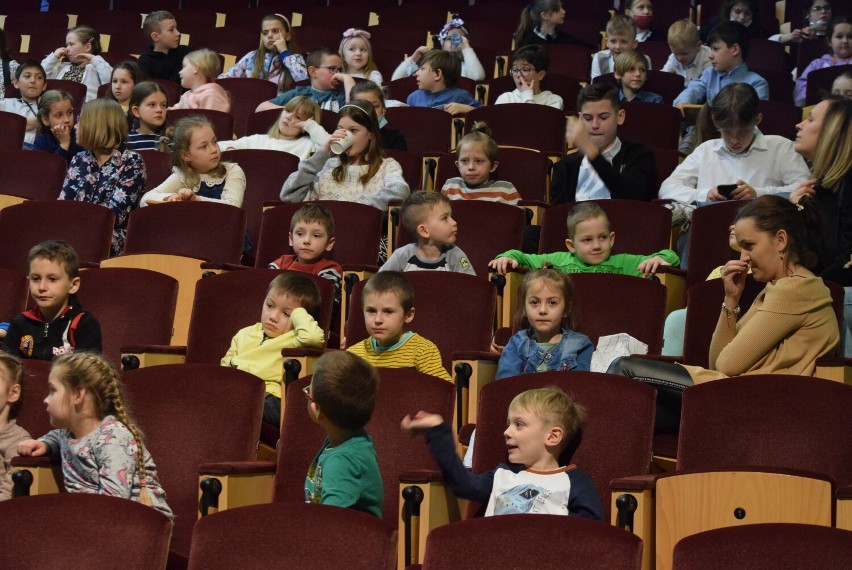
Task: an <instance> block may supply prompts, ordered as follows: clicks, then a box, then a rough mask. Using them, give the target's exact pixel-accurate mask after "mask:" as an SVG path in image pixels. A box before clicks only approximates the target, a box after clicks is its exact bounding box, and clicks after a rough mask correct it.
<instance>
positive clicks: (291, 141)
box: [219, 95, 328, 160]
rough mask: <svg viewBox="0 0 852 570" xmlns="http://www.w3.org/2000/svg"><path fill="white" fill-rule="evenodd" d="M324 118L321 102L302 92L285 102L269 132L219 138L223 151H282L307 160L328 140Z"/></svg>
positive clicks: (220, 147)
mask: <svg viewBox="0 0 852 570" xmlns="http://www.w3.org/2000/svg"><path fill="white" fill-rule="evenodd" d="M320 117H321V115H320V108H319V105H317V102H316V101H314V100H313V99H311V98H310V97H305V96H304V95H299V96H298V97H294V98H292V99H290V101H289V102H288V103H287V104H286V105H284V108H283V109H282V110H281V115H280V116H279V117H278V120H277V121H275V123H274V124H273V125H272V127H271V128H270V129H269V132H268V133H266V134H265V135H249V136H245V137H242V138H239V139H237V140H229V141H219V150H232V149H255V148H256V149H265V150H279V151H281V152H289V153H290V154H292V155H295V156H298V157H299V158H300V159H302V160H305V159H306V158H308V157H310V156H311V155H312V154H313V153H314V151H315V150H316V149H318V148H321V147H322V146H323V145H324V144H325V141H327V140H328V133H327V132H325V129H323V128H322V125H320V124H319V120H320Z"/></svg>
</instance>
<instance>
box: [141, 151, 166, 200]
mask: <svg viewBox="0 0 852 570" xmlns="http://www.w3.org/2000/svg"><path fill="white" fill-rule="evenodd" d="M136 152H138V153H139V155H140V156H141V157H142V160H144V161H145V173H146V174H147V177H146V178H145V191H146V192H148V191H149V190H153V189H154V188H156V187H157V186H159V185H160V184H162V183H163V182H164V181H165V180H166V178H168V177H169V176H170V175H171V173H172V155H171V153H169V152H160V151H158V150H137V151H136Z"/></svg>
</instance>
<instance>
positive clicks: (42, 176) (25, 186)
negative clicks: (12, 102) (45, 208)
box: [0, 113, 68, 200]
mask: <svg viewBox="0 0 852 570" xmlns="http://www.w3.org/2000/svg"><path fill="white" fill-rule="evenodd" d="M10 114H11V113H10ZM16 116H17V115H16ZM2 132H4V127H3V126H0V133H2ZM0 169H2V172H3V176H0V194H6V195H10V196H20V197H22V198H26V199H28V200H56V198H57V196H59V192H60V191H61V190H62V184H63V182H65V173H66V172H67V170H68V164H67V163H66V162H65V159H64V158H62V157H61V156H58V155H55V154H48V153H46V152H38V153H34V152H32V151H29V150H22V149H21V148H20V147H17V148H16V149H15V150H0ZM33 172H38V177H34V176H33Z"/></svg>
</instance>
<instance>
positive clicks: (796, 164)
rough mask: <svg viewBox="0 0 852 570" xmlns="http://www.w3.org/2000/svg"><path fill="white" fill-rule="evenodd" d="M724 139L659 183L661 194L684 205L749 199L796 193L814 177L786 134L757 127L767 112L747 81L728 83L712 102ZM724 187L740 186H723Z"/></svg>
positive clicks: (700, 150)
mask: <svg viewBox="0 0 852 570" xmlns="http://www.w3.org/2000/svg"><path fill="white" fill-rule="evenodd" d="M710 115H711V117H712V119H713V123H714V124H715V126H716V128H717V129H718V130H719V131H720V133H721V135H722V138H721V139H713V140H709V141H706V142H704V143H703V144H701V145H700V146H699V147H698V148H696V149H695V151H694V152H692V154H690V155H689V156H687V157H686V160H684V161H683V162H682V163H681V164H679V165H678V167H677V168H675V171H674V172H673V173H672V175H671V176H669V177H668V178H667V179H666V180H665V181H664V182H663V184H662V186H660V198H663V199H670V200H674V201H676V202H680V203H681V204H691V203H693V202H706V201H708V200H709V201H715V200H726V199H729V198H730V199H733V200H746V199H749V198H756V197H757V196H762V195H763V194H779V193H782V192H792V191H793V190H795V189H796V188H798V187H799V186H800V185H801V184H802V183H803V182H804V181H805V180H807V179H808V178H809V177H810V175H809V172H808V167H807V165H806V164H805V161H804V159H803V158H802V156H801V155H799V154H798V153H797V152H796V151H795V150H794V148H793V143H792V141H790V140H789V139H787V138H784V137H781V136H777V135H764V134H763V133H761V132H760V130H758V129H757V125H758V124H759V123H760V120H761V118H762V115H761V114H760V109H759V100H758V96H757V92H756V91H755V90H754V88H753V87H752V86H751V85H748V84H747V83H734V84H731V85H727V86H726V87H724V88H723V89H722V90H721V91H720V92H719V94H718V95H716V97H715V99H713V103H712V105H711V106H710ZM720 185H735V188H733V189H732V190H730V189H724V188H723V189H722V191H724V192H725V194H722V191H720V188H719V186H720Z"/></svg>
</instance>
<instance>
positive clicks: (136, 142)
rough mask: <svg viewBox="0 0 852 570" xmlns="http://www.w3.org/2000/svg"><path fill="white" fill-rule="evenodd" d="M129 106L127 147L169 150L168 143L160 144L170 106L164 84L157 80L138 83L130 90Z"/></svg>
mask: <svg viewBox="0 0 852 570" xmlns="http://www.w3.org/2000/svg"><path fill="white" fill-rule="evenodd" d="M128 107H129V108H128V122H129V123H130V125H131V127H130V133H129V134H128V136H127V149H128V150H160V151H164V152H165V151H167V150H168V148H167V147H166V145H161V144H160V140H161V138H162V135H163V126H164V125H165V124H166V112H167V110H168V107H169V96H168V94H167V93H166V90H165V89H164V88H163V86H162V85H160V84H159V83H157V82H155V81H143V82H141V83H138V84H136V85H135V86H134V87H133V91H131V92H130V100H129V101H128Z"/></svg>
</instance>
